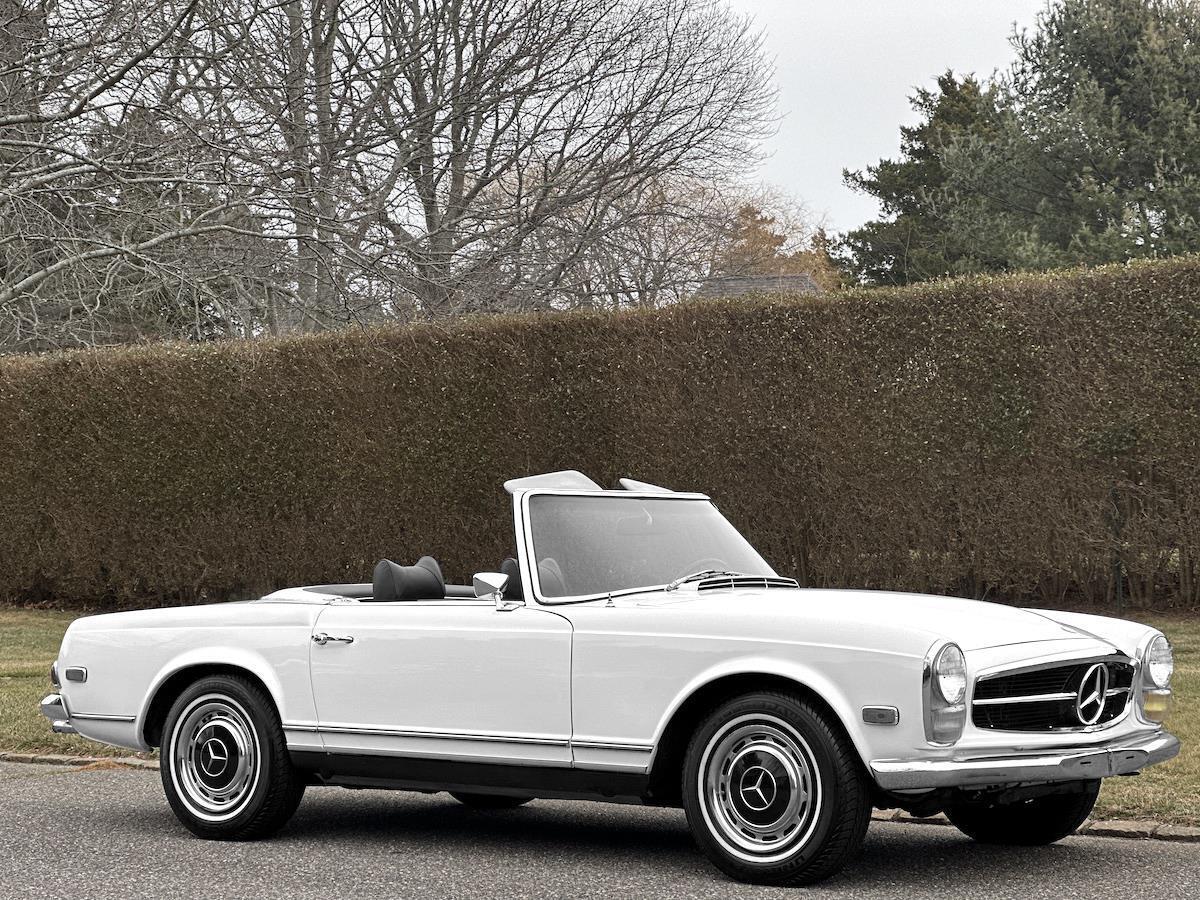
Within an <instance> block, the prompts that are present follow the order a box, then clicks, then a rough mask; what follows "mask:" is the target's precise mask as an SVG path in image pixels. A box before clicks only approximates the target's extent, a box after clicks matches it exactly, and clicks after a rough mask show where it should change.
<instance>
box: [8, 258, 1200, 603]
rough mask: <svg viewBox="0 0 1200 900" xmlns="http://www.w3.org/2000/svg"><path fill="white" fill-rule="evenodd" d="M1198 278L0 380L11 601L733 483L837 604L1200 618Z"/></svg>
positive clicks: (417, 541)
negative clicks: (554, 500) (656, 489)
mask: <svg viewBox="0 0 1200 900" xmlns="http://www.w3.org/2000/svg"><path fill="white" fill-rule="evenodd" d="M1198 394H1200V261H1197V260H1194V259H1187V260H1176V261H1171V262H1166V263H1154V264H1139V265H1133V266H1128V267H1113V268H1105V269H1098V270H1091V271H1084V272H1071V273H1066V274H1056V275H1048V276H1033V277H1010V278H991V279H971V280H964V281H952V282H945V283H939V284H931V285H918V286H915V287H910V288H903V289H896V290H874V291H869V292H868V291H853V292H849V293H847V294H843V295H837V296H833V297H829V298H824V299H817V300H814V299H812V298H787V297H755V298H746V299H744V300H741V301H737V302H733V303H720V304H716V303H706V304H683V305H679V306H676V307H672V308H670V309H665V310H661V311H657V312H630V313H622V314H607V313H606V314H599V313H597V314H590V313H577V314H563V315H548V316H544V317H539V318H515V317H507V318H489V319H475V320H468V321H463V322H459V323H455V324H451V325H447V326H434V325H421V326H415V327H407V328H385V329H376V330H369V331H356V332H341V333H335V334H325V335H319V336H314V337H304V338H297V339H285V340H262V341H255V342H245V343H225V344H212V345H203V346H196V345H188V346H184V345H166V346H163V345H155V346H143V347H133V348H121V349H115V350H106V351H99V352H74V353H63V354H55V355H49V356H42V357H32V358H15V357H14V358H8V359H5V360H3V361H0V423H2V425H0V429H2V430H0V598H8V599H11V600H15V601H18V602H56V603H64V604H80V603H86V604H90V605H128V604H134V603H147V602H151V603H153V602H161V603H166V602H178V601H183V602H196V601H199V600H204V599H208V600H212V599H226V598H230V597H243V596H247V595H249V594H251V593H253V592H257V591H262V590H265V589H268V588H273V587H279V586H283V585H288V584H300V583H306V582H307V583H312V582H324V581H334V580H339V579H341V580H365V579H368V578H369V577H370V570H371V566H372V565H373V563H374V562H375V560H376V559H378V558H379V557H383V556H388V557H391V558H394V559H397V560H402V561H405V560H409V561H410V560H413V559H415V558H416V557H417V556H419V555H420V554H422V553H431V554H433V555H435V556H437V557H438V558H439V559H440V560H441V561H442V562H443V565H444V567H445V569H446V571H447V574H448V575H450V576H452V577H453V578H455V579H463V578H467V577H469V575H470V573H471V572H472V571H474V570H478V569H482V568H494V567H495V566H496V565H497V564H498V563H499V561H500V559H501V558H502V557H504V556H506V555H508V554H510V553H512V550H513V547H512V544H513V538H512V534H511V528H512V526H511V514H510V508H509V505H508V498H507V496H506V495H505V494H504V493H503V491H502V488H501V482H502V481H503V480H504V479H506V478H510V477H514V476H518V475H526V474H530V473H535V472H540V471H549V470H553V469H560V468H578V469H581V470H583V471H584V472H587V473H588V474H590V475H592V477H594V478H597V479H598V480H601V481H604V482H608V483H612V482H613V481H614V480H615V479H616V478H617V477H618V476H621V475H631V476H633V477H636V478H640V479H644V480H648V481H654V482H658V483H663V484H666V485H668V486H672V487H678V488H687V489H696V490H702V491H706V492H709V493H711V494H712V496H713V497H714V498H715V499H716V501H717V502H718V503H719V505H720V506H721V508H722V509H723V510H724V511H725V513H726V514H727V515H728V516H729V517H730V518H731V519H732V520H733V521H734V523H735V524H736V525H738V526H739V527H740V528H741V529H742V530H743V531H744V532H745V533H746V534H747V535H748V536H749V537H750V539H751V540H752V541H753V542H754V543H755V544H756V545H757V546H758V547H759V548H760V550H761V551H762V552H763V553H764V555H765V556H766V557H767V558H768V559H769V560H771V561H772V562H773V563H774V564H775V566H776V567H777V568H778V569H779V570H780V571H781V572H784V573H788V574H794V575H796V576H797V577H798V578H800V580H801V581H802V582H803V583H804V584H807V585H814V586H825V585H841V586H862V587H872V588H906V589H916V590H925V591H937V592H951V593H958V594H965V595H968V596H971V595H973V596H986V597H988V598H989V599H1007V600H1021V601H1029V600H1030V599H1031V598H1032V600H1033V602H1045V603H1061V602H1079V601H1089V600H1090V601H1096V602H1100V601H1104V600H1106V599H1111V597H1112V593H1113V590H1114V585H1115V582H1114V571H1123V572H1125V573H1126V578H1125V579H1124V580H1123V582H1122V587H1123V590H1124V591H1126V592H1127V594H1128V595H1129V596H1130V598H1131V600H1132V602H1134V603H1137V604H1141V605H1150V604H1153V605H1156V606H1158V607H1165V606H1169V605H1184V606H1195V605H1196V604H1197V603H1198V602H1200V587H1198V586H1197V576H1198V575H1200V566H1198V564H1197V555H1198V554H1200V490H1198V487H1200V465H1198V463H1200V456H1198V454H1197V434H1200V429H1198V427H1197V426H1198V424H1200V422H1198V404H1197V399H1198Z"/></svg>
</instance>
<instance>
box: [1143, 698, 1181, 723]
mask: <svg viewBox="0 0 1200 900" xmlns="http://www.w3.org/2000/svg"><path fill="white" fill-rule="evenodd" d="M1173 703H1174V698H1173V697H1172V695H1171V692H1170V691H1144V692H1143V693H1142V716H1143V718H1145V719H1146V721H1147V722H1165V721H1166V719H1167V716H1169V715H1170V714H1171V706H1172V704H1173Z"/></svg>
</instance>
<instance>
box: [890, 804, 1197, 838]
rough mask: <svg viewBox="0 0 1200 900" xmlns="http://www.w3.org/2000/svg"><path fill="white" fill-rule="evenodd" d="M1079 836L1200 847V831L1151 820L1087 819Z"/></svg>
mask: <svg viewBox="0 0 1200 900" xmlns="http://www.w3.org/2000/svg"><path fill="white" fill-rule="evenodd" d="M871 821H872V822H898V823H900V824H902V825H944V826H950V820H949V819H947V818H946V817H945V816H944V815H943V814H941V813H938V814H937V815H936V816H925V817H918V816H913V815H910V814H909V813H906V812H904V811H903V810H900V809H876V810H873V811H872V812H871ZM1075 833H1076V834H1082V835H1087V836H1088V837H1115V838H1133V839H1136V840H1155V841H1177V842H1182V843H1190V844H1200V828H1193V827H1192V826H1190V825H1171V824H1167V823H1165V822H1155V821H1154V820H1152V819H1088V820H1087V821H1086V822H1084V823H1083V824H1082V825H1081V826H1079V829H1078V830H1077V831H1076V832H1075Z"/></svg>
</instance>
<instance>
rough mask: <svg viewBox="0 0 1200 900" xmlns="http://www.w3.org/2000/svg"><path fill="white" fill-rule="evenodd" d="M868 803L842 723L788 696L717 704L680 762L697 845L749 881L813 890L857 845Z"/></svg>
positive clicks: (756, 696) (734, 875)
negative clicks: (683, 759) (805, 887)
mask: <svg viewBox="0 0 1200 900" xmlns="http://www.w3.org/2000/svg"><path fill="white" fill-rule="evenodd" d="M870 798H871V794H870V786H869V783H868V781H867V778H866V775H865V773H864V772H863V768H862V763H861V761H860V760H859V758H858V755H857V753H856V752H855V750H854V748H853V746H851V744H850V741H849V740H848V739H847V737H846V736H845V734H844V733H843V731H842V729H841V727H840V725H839V724H838V723H837V722H836V721H832V720H831V719H830V717H829V715H828V714H827V713H826V712H825V711H824V709H822V708H821V707H819V706H817V705H816V704H814V703H812V702H810V701H808V700H806V699H804V698H802V697H798V696H792V695H790V694H782V693H773V692H772V693H755V694H747V695H745V696H742V697H738V698H735V699H733V700H730V701H728V702H726V703H724V704H722V705H721V706H720V707H718V708H717V709H716V710H715V711H714V712H713V713H712V714H711V715H709V717H708V718H707V719H705V721H704V722H702V723H701V725H700V727H699V728H698V729H697V730H696V733H695V734H694V735H693V736H692V740H691V743H690V744H689V746H688V751H687V755H686V757H685V761H684V772H683V803H684V810H685V812H686V813H687V820H688V825H689V826H690V828H691V830H692V835H693V837H694V838H695V840H696V843H697V845H698V846H699V847H700V849H701V850H702V851H703V852H704V853H705V855H706V856H708V858H709V859H710V860H712V861H713V863H715V864H716V866H717V867H718V868H719V869H721V871H723V872H725V873H726V874H727V875H729V876H730V877H732V878H736V879H737V880H738V881H744V882H748V883H751V884H766V885H801V884H814V883H816V882H818V881H822V880H824V879H826V878H828V877H830V876H831V875H834V874H835V873H837V872H838V871H839V870H841V869H842V868H843V867H844V866H845V865H846V863H847V862H848V861H849V860H850V859H851V858H852V857H853V856H854V855H855V854H856V853H857V852H858V850H859V848H860V847H861V846H862V841H863V836H864V835H865V834H866V831H867V825H868V823H869V821H870V816H871V799H870Z"/></svg>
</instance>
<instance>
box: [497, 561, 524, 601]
mask: <svg viewBox="0 0 1200 900" xmlns="http://www.w3.org/2000/svg"><path fill="white" fill-rule="evenodd" d="M500 574H501V575H507V576H508V584H506V585H505V586H504V599H506V600H524V599H525V589H524V588H523V587H521V565H520V563H518V562H517V561H516V560H515V559H513V558H512V557H511V556H510V557H509V558H508V559H506V560H504V562H502V563H500Z"/></svg>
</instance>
